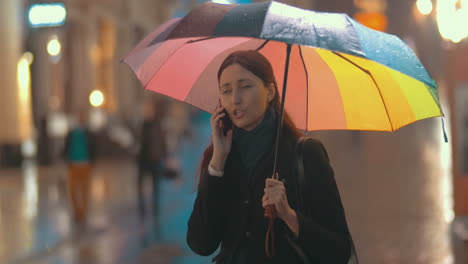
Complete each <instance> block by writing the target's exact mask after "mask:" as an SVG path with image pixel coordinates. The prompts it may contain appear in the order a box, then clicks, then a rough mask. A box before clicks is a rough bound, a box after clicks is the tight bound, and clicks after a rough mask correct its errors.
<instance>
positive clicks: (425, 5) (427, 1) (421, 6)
mask: <svg viewBox="0 0 468 264" xmlns="http://www.w3.org/2000/svg"><path fill="white" fill-rule="evenodd" d="M416 7H417V8H418V11H419V13H421V14H423V15H425V16H426V15H429V14H430V13H431V12H432V1H431V0H418V1H417V2H416Z"/></svg>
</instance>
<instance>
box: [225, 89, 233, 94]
mask: <svg viewBox="0 0 468 264" xmlns="http://www.w3.org/2000/svg"><path fill="white" fill-rule="evenodd" d="M229 93H231V91H230V90H224V91H223V94H229Z"/></svg>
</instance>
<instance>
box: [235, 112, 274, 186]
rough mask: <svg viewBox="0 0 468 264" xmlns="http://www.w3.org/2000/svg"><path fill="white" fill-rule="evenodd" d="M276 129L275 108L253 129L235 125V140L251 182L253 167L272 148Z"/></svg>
mask: <svg viewBox="0 0 468 264" xmlns="http://www.w3.org/2000/svg"><path fill="white" fill-rule="evenodd" d="M275 131H276V117H275V111H274V109H273V108H269V109H268V110H267V111H266V113H265V116H264V117H263V120H262V122H261V123H260V124H259V125H258V126H257V127H256V128H254V129H253V130H252V131H246V130H244V129H241V128H238V127H234V131H233V141H234V144H235V145H236V147H237V149H238V151H239V153H240V156H241V160H242V163H243V164H244V167H245V169H246V172H247V176H248V180H249V182H251V180H252V176H253V175H252V172H253V169H254V168H255V166H256V165H257V163H258V162H259V161H260V159H261V158H262V157H263V155H265V153H266V152H268V151H269V150H270V149H271V147H272V145H273V143H274V142H273V139H274V136H275Z"/></svg>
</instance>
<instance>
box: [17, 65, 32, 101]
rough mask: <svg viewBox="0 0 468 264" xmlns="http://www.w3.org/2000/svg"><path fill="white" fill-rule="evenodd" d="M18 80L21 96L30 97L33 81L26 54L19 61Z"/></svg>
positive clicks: (23, 98)
mask: <svg viewBox="0 0 468 264" xmlns="http://www.w3.org/2000/svg"><path fill="white" fill-rule="evenodd" d="M17 80H18V87H19V97H20V98H21V99H22V100H25V99H27V98H28V97H29V85H30V83H31V74H30V70H29V60H28V59H27V58H26V57H25V56H22V57H21V58H20V60H19V62H18V71H17Z"/></svg>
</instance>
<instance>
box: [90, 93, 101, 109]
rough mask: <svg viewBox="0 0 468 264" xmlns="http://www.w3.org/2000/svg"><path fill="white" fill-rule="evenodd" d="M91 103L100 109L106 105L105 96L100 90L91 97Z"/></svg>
mask: <svg viewBox="0 0 468 264" xmlns="http://www.w3.org/2000/svg"><path fill="white" fill-rule="evenodd" d="M89 103H90V104H91V105H92V106H94V107H100V106H102V104H103V103H104V94H103V93H102V92H101V91H99V90H94V91H92V92H91V94H90V95H89Z"/></svg>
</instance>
